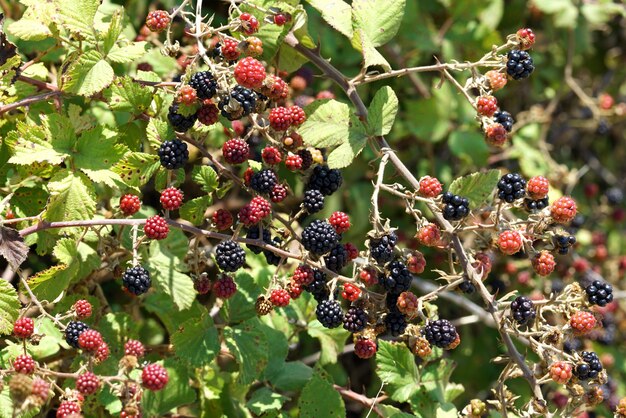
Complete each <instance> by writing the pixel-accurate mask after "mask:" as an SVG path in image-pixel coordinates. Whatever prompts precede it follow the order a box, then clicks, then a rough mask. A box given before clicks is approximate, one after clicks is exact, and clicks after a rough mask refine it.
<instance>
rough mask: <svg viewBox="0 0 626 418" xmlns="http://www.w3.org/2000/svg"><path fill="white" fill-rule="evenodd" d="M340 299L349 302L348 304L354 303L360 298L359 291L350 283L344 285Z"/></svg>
mask: <svg viewBox="0 0 626 418" xmlns="http://www.w3.org/2000/svg"><path fill="white" fill-rule="evenodd" d="M341 297H342V298H344V299H345V300H349V301H350V302H354V301H355V300H357V299H358V298H360V297H361V289H360V288H359V287H358V286H356V285H354V284H352V283H345V284H344V285H343V291H342V292H341Z"/></svg>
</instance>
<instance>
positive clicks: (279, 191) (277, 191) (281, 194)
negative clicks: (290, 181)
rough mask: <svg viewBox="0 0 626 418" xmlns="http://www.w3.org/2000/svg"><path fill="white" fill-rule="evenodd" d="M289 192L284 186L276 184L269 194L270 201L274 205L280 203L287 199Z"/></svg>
mask: <svg viewBox="0 0 626 418" xmlns="http://www.w3.org/2000/svg"><path fill="white" fill-rule="evenodd" d="M288 194H289V191H288V190H287V187H285V185H284V184H276V185H275V186H274V188H273V189H272V191H271V192H270V200H271V201H272V202H274V203H280V202H282V201H283V200H285V199H286V198H287V195H288Z"/></svg>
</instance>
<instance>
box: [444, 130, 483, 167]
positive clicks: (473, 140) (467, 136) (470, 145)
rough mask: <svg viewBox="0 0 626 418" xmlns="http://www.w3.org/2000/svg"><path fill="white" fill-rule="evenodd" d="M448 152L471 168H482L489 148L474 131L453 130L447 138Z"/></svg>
mask: <svg viewBox="0 0 626 418" xmlns="http://www.w3.org/2000/svg"><path fill="white" fill-rule="evenodd" d="M448 146H449V147H450V151H452V153H453V154H454V155H456V156H457V157H459V158H460V159H461V160H464V161H465V162H467V163H468V164H470V165H473V166H479V167H480V166H484V165H486V164H487V158H488V157H489V147H488V146H487V144H486V143H485V139H484V138H483V136H482V135H481V134H480V133H478V132H476V131H475V130H471V131H464V130H455V131H453V132H452V133H451V134H450V137H449V138H448Z"/></svg>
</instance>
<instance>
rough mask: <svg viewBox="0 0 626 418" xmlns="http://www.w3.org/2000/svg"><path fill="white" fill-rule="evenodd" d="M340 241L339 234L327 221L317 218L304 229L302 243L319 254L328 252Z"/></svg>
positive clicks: (315, 253) (312, 251)
mask: <svg viewBox="0 0 626 418" xmlns="http://www.w3.org/2000/svg"><path fill="white" fill-rule="evenodd" d="M338 242H339V235H338V234H337V232H336V231H335V228H333V226H332V225H331V224H329V223H328V222H327V221H321V220H319V219H318V220H315V221H313V222H312V223H311V224H310V225H309V226H307V227H306V228H304V231H302V245H304V248H306V249H307V251H310V252H311V253H313V254H314V255H317V256H320V255H324V254H326V253H328V252H329V251H330V250H331V249H332V248H333V247H334V246H335V245H337V243H338Z"/></svg>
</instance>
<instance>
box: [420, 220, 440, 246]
mask: <svg viewBox="0 0 626 418" xmlns="http://www.w3.org/2000/svg"><path fill="white" fill-rule="evenodd" d="M416 238H417V240H418V241H419V242H421V243H422V244H423V245H425V246H427V247H435V246H437V245H439V244H440V242H441V231H440V230H439V228H438V227H437V225H435V224H428V225H425V226H423V227H421V228H420V229H419V231H417V235H416Z"/></svg>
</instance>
